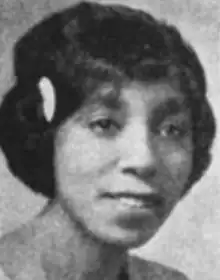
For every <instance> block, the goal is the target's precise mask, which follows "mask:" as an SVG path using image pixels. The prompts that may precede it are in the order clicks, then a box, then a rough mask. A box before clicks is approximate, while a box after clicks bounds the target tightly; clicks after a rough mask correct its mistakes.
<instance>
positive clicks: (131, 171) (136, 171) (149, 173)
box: [123, 166, 156, 180]
mask: <svg viewBox="0 0 220 280" xmlns="http://www.w3.org/2000/svg"><path fill="white" fill-rule="evenodd" d="M123 173H124V174H128V175H133V176H136V177H139V178H142V179H144V180H146V179H148V178H152V177H154V176H155V174H156V168H155V167H154V166H148V167H147V168H146V167H145V168H144V167H136V168H135V167H125V168H123Z"/></svg>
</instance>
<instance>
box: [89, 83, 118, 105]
mask: <svg viewBox="0 0 220 280" xmlns="http://www.w3.org/2000/svg"><path fill="white" fill-rule="evenodd" d="M120 96H121V95H120V89H119V90H117V89H115V88H111V89H107V90H106V91H103V90H99V91H98V92H95V93H94V96H92V97H91V99H89V100H88V103H87V104H86V106H89V107H98V108H99V107H105V108H107V109H112V110H118V109H120V108H121V105H122V104H121V102H120Z"/></svg>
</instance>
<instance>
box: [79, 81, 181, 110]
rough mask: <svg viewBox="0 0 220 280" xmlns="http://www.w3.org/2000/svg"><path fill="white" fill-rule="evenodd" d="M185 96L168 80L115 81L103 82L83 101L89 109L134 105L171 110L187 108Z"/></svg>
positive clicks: (117, 108) (116, 108) (115, 108)
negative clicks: (149, 81)
mask: <svg viewBox="0 0 220 280" xmlns="http://www.w3.org/2000/svg"><path fill="white" fill-rule="evenodd" d="M186 101H187V100H186V97H185V95H184V94H183V93H181V92H180V90H179V88H178V86H177V85H175V84H174V83H173V84H171V83H168V82H165V81H164V82H163V81H161V82H158V83H151V84H147V83H143V82H130V81H126V82H123V83H122V82H117V83H103V84H101V85H99V87H97V88H96V89H95V90H94V92H92V93H91V94H90V96H89V98H87V100H86V102H85V103H84V106H83V107H84V109H86V110H89V108H90V109H92V108H93V109H95V108H98V107H105V108H108V109H112V110H119V109H120V108H122V107H123V105H125V106H126V105H130V106H132V105H136V106H145V107H147V108H148V109H149V108H150V107H152V108H153V107H156V106H157V105H158V106H160V107H161V109H162V108H163V109H165V108H166V107H169V110H171V111H175V110H176V111H178V110H183V109H186V108H187V104H186V103H187V102H186Z"/></svg>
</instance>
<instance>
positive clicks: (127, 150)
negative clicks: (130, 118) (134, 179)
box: [120, 123, 156, 179]
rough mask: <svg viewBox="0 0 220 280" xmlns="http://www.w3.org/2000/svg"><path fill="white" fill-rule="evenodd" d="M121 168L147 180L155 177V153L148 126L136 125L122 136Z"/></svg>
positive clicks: (124, 171) (127, 172)
mask: <svg viewBox="0 0 220 280" xmlns="http://www.w3.org/2000/svg"><path fill="white" fill-rule="evenodd" d="M120 168H121V171H122V172H123V173H124V174H125V173H126V174H130V175H135V176H139V177H142V178H145V179H146V178H149V177H152V176H154V175H155V172H156V158H155V152H154V148H153V144H152V141H151V137H150V133H149V132H148V131H147V127H146V124H141V123H140V124H134V125H132V126H131V127H130V128H129V129H128V130H127V131H126V133H125V134H124V135H123V136H122V139H121V160H120Z"/></svg>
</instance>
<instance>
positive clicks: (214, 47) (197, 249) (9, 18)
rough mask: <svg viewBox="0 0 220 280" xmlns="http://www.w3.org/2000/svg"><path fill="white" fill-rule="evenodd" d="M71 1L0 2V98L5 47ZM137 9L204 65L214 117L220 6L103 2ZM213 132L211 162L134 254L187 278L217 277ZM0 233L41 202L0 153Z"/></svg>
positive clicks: (8, 66) (210, 0)
mask: <svg viewBox="0 0 220 280" xmlns="http://www.w3.org/2000/svg"><path fill="white" fill-rule="evenodd" d="M74 1H75V2H76V0H72V1H71V0H62V1H60V0H38V1H34V0H0V98H1V97H2V96H3V94H4V93H5V91H6V90H7V89H8V88H9V87H10V86H11V85H12V84H13V69H12V56H11V49H12V46H13V43H14V42H15V40H16V38H17V37H18V36H19V35H20V34H22V32H24V31H25V30H27V28H28V27H29V26H31V25H32V24H33V23H34V22H36V21H38V20H39V19H40V18H42V16H44V15H45V14H47V13H48V12H50V11H54V10H58V9H61V8H62V7H66V6H68V5H70V4H72V3H74ZM100 2H120V3H123V4H129V5H131V6H134V7H142V8H143V9H145V10H147V11H150V12H152V13H153V14H154V15H156V16H157V17H159V18H163V19H166V20H167V21H169V22H172V23H174V24H176V25H177V26H178V27H179V29H180V30H181V31H182V32H183V34H184V36H185V37H186V38H187V39H188V40H189V41H190V42H191V43H192V44H193V45H194V46H195V48H196V49H197V52H198V54H199V57H200V59H201V61H202V63H203V65H204V66H205V69H206V72H207V79H208V87H209V90H208V94H209V98H210V101H211V103H212V106H213V109H214V112H215V114H216V118H217V121H218V120H219V119H220V111H219V110H218V108H220V107H219V106H220V94H219V91H220V2H218V0H216V1H214V0H183V1H181V0H167V1H164V0H154V1H150V0H133V1H132V0H121V1H119V0H116V1H114V0H103V1H100ZM218 135H219V130H218V133H217V139H216V142H215V145H214V149H213V155H214V157H213V164H212V165H211V167H210V169H209V171H208V173H207V174H206V176H205V177H204V179H203V180H202V181H201V182H199V183H198V184H197V185H196V186H195V187H194V188H193V190H192V191H191V193H190V194H189V195H188V196H187V197H186V198H185V199H184V200H183V201H182V202H180V203H179V205H178V207H177V208H176V209H175V211H174V212H173V214H172V216H171V217H170V219H169V220H168V221H167V223H166V224H165V225H164V227H163V228H162V230H161V231H160V232H159V234H158V235H157V236H156V237H155V238H154V239H153V240H152V241H151V242H150V243H148V244H147V245H146V246H143V247H142V248H141V249H139V250H136V251H135V252H136V253H138V254H140V255H141V256H143V257H145V258H150V259H154V260H159V261H161V262H163V263H164V264H167V265H171V266H173V267H176V268H178V269H180V270H182V271H184V272H185V273H186V274H187V275H188V276H189V277H190V278H191V279H193V280H219V279H220V173H219V167H218V165H219V163H220V162H219V156H220V146H219V143H220V141H219V139H218V138H219V136H218ZM0 178H1V184H0V234H2V233H3V232H6V231H9V230H11V229H13V228H14V227H16V226H18V225H19V224H20V223H21V222H22V223H23V222H25V221H27V220H28V219H30V218H31V217H32V216H33V215H34V214H35V213H37V212H38V210H39V209H40V208H41V207H42V206H43V205H44V204H45V202H46V200H45V199H44V198H43V197H41V196H36V195H34V194H32V193H31V192H30V191H28V190H27V189H26V188H25V187H24V186H23V185H22V184H21V183H19V182H18V181H17V180H16V179H15V178H13V177H12V176H11V174H10V172H9V171H8V170H7V167H6V165H5V159H4V157H3V155H2V154H0Z"/></svg>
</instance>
